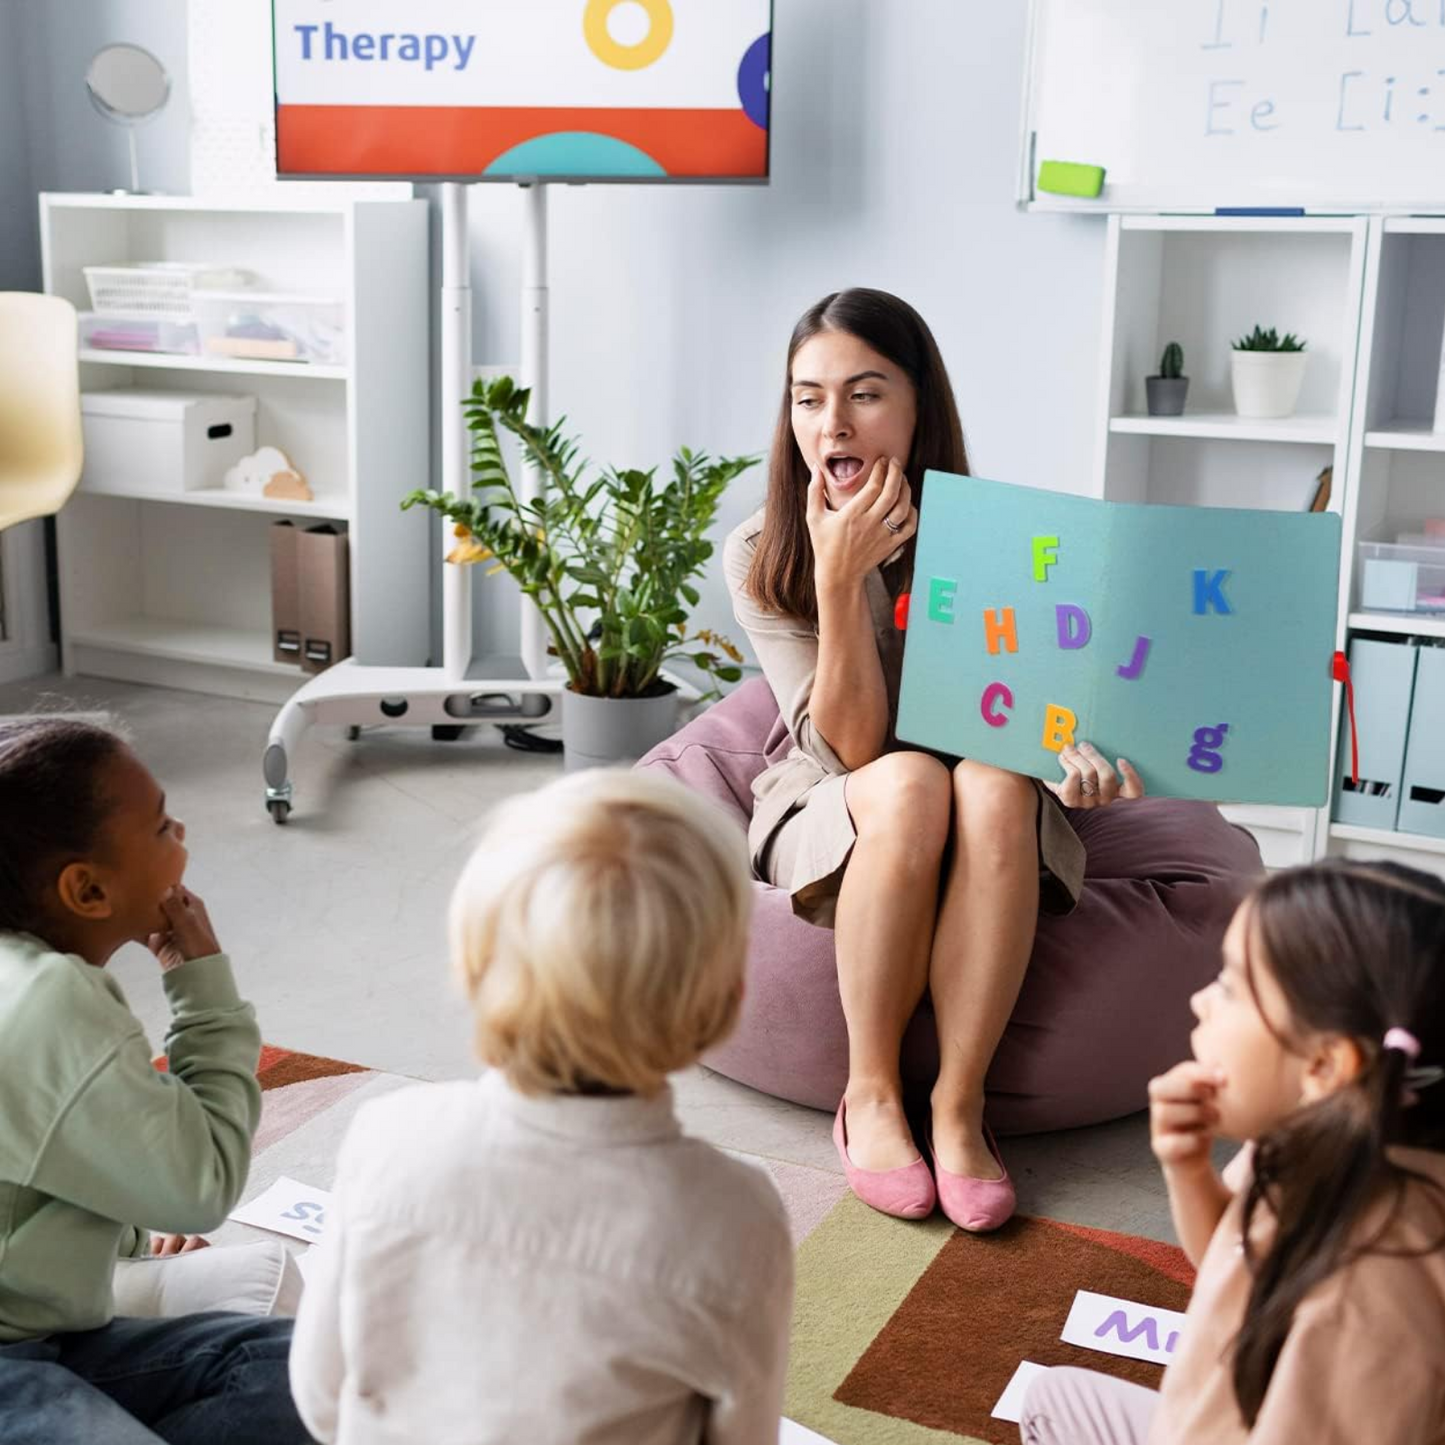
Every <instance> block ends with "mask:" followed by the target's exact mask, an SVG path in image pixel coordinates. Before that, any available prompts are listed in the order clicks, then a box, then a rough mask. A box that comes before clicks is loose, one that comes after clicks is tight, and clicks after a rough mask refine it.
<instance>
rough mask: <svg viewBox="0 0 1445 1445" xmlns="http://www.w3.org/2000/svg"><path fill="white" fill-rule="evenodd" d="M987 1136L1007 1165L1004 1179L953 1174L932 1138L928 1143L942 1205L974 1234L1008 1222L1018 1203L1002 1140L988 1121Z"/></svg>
mask: <svg viewBox="0 0 1445 1445" xmlns="http://www.w3.org/2000/svg"><path fill="white" fill-rule="evenodd" d="M983 1138H984V1143H986V1144H987V1145H988V1150H989V1153H990V1154H992V1155H993V1157H994V1158H995V1159H997V1160H998V1167H999V1168H1000V1169H1003V1178H1002V1179H971V1178H970V1177H969V1176H968V1175H967V1174H950V1173H949V1171H948V1170H947V1169H945V1168H944V1167H943V1165H941V1164H940V1163H939V1162H938V1153H937V1151H936V1150H935V1149H934V1148H933V1144H932V1141H931V1140H930V1142H929V1146H928V1152H929V1153H930V1154H932V1155H933V1169H934V1173H935V1174H936V1175H937V1176H938V1202H939V1205H940V1206H941V1207H942V1209H943V1212H944V1214H945V1215H946V1216H947V1217H948V1218H949V1219H951V1220H952V1221H953V1222H954V1223H955V1224H956V1225H957V1226H958V1227H959V1228H960V1229H966V1230H968V1232H969V1233H970V1234H987V1233H988V1232H989V1230H991V1229H997V1228H998V1227H999V1226H1000V1225H1001V1224H1006V1223H1008V1221H1009V1220H1010V1219H1011V1218H1012V1217H1013V1212H1014V1210H1015V1209H1016V1208H1017V1207H1018V1198H1017V1196H1016V1195H1015V1194H1014V1185H1013V1180H1012V1179H1010V1178H1009V1177H1008V1170H1007V1169H1004V1162H1003V1157H1002V1156H1001V1155H1000V1154H999V1152H998V1143H997V1141H996V1140H995V1139H994V1137H993V1130H992V1129H990V1128H989V1127H988V1125H987V1124H985V1125H984V1126H983Z"/></svg>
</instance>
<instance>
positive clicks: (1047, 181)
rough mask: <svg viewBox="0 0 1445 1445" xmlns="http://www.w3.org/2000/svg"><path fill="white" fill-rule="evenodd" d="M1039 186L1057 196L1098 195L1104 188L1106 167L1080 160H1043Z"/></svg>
mask: <svg viewBox="0 0 1445 1445" xmlns="http://www.w3.org/2000/svg"><path fill="white" fill-rule="evenodd" d="M1038 188H1039V190H1041V191H1048V192H1049V193H1050V194H1051V195H1055V196H1097V195H1098V194H1099V192H1100V191H1102V190H1103V189H1104V168H1103V166H1085V165H1080V164H1079V162H1078V161H1041V162H1040V163H1039V179H1038Z"/></svg>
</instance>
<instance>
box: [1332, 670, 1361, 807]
mask: <svg viewBox="0 0 1445 1445" xmlns="http://www.w3.org/2000/svg"><path fill="white" fill-rule="evenodd" d="M1332 672H1333V676H1334V679H1335V681H1336V682H1342V683H1344V685H1345V706H1346V707H1347V708H1348V709H1349V712H1350V777H1351V780H1352V781H1353V782H1354V785H1355V786H1356V787H1357V788H1358V787H1359V786H1360V734H1359V732H1358V731H1357V730H1356V728H1355V684H1354V683H1353V682H1352V681H1351V680H1350V660H1349V658H1348V657H1346V656H1345V654H1344V653H1343V652H1337V653H1335V656H1334V666H1333V669H1332Z"/></svg>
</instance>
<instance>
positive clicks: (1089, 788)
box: [1079, 778, 1099, 798]
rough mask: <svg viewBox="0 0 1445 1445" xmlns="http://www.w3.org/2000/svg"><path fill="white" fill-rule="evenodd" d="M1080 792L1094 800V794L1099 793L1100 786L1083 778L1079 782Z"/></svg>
mask: <svg viewBox="0 0 1445 1445" xmlns="http://www.w3.org/2000/svg"><path fill="white" fill-rule="evenodd" d="M1079 791H1080V792H1081V793H1082V794H1083V795H1084V796H1085V797H1086V798H1092V797H1093V796H1094V794H1095V793H1097V792H1098V791H1099V785H1098V784H1097V783H1091V782H1090V781H1089V780H1088V779H1087V778H1082V779H1080V781H1079Z"/></svg>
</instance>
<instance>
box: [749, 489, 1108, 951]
mask: <svg viewBox="0 0 1445 1445" xmlns="http://www.w3.org/2000/svg"><path fill="white" fill-rule="evenodd" d="M762 525H763V514H762V512H761V511H758V512H755V513H754V514H753V515H752V516H751V517H749V518H748V520H747V521H746V522H744V523H743V524H742V525H741V526H740V527H738V528H736V529H735V530H734V531H733V532H732V533H731V535H730V536H729V537H728V539H727V542H726V544H725V545H724V548H723V571H724V574H725V576H726V577H727V584H728V591H729V592H730V593H731V594H732V601H733V612H734V614H735V615H736V617H737V620H738V624H739V625H740V626H741V627H742V628H743V630H744V631H745V632H746V633H747V635H748V640H749V642H751V643H752V646H753V652H754V653H755V655H756V656H757V659H758V662H759V663H760V664H761V665H762V669H763V675H764V676H765V677H766V678H767V680H768V684H769V686H771V688H772V689H773V696H774V697H775V698H776V699H777V701H778V708H779V710H780V711H781V713H782V715H783V721H784V722H785V723H786V724H787V727H788V733H789V735H790V736H791V737H792V739H793V747H792V750H791V751H790V752H789V753H788V755H787V757H785V758H784V759H783V760H782V761H781V762H778V763H774V764H773V765H772V767H770V768H767V769H766V770H765V771H764V772H763V773H762V774H761V775H760V776H759V777H758V779H757V781H756V782H754V784H753V817H752V823H751V824H750V826H749V828H748V844H749V848H750V850H751V853H752V862H753V871H754V873H756V874H757V876H758V877H759V878H762V879H764V880H766V881H767V882H769V883H772V884H774V885H776V886H777V887H779V888H786V889H787V890H788V892H789V894H790V895H791V896H792V900H793V911H794V912H795V913H797V914H798V916H799V917H800V918H805V919H806V920H807V921H808V922H809V923H815V924H817V925H819V926H820V927H823V928H831V927H832V925H833V913H834V909H835V907H836V905H837V901H838V888H839V885H840V884H841V882H842V879H843V869H844V866H845V865H846V864H847V862H848V856H849V854H850V853H851V852H852V850H853V844H854V842H855V841H856V839H857V833H856V831H855V830H854V827H853V819H852V817H851V816H850V814H849V812H848V805H847V803H846V802H845V801H844V796H843V790H844V785H845V784H846V782H847V780H848V769H847V768H845V767H844V766H843V764H842V762H841V761H840V760H839V758H838V755H837V754H836V753H835V752H834V751H833V749H832V748H831V747H829V746H828V742H827V739H825V738H824V737H823V736H822V734H821V733H819V732H818V730H817V729H816V728H815V727H814V726H813V723H812V719H811V718H810V717H809V715H808V706H809V703H810V702H811V700H812V695H813V679H814V677H815V676H816V675H817V670H818V630H817V628H816V627H814V626H813V625H812V624H811V623H808V622H804V621H803V620H802V619H800V618H796V617H784V616H781V615H779V614H778V613H775V612H766V611H764V610H763V609H762V608H761V607H760V606H759V605H758V604H757V602H756V601H754V599H753V598H752V596H751V595H750V594H749V593H748V590H747V575H748V568H749V567H750V566H751V565H752V560H753V554H754V552H755V551H756V550H757V541H758V535H759V533H760V532H761V531H762ZM867 588H868V603H869V608H870V610H871V611H872V614H873V634H874V637H875V638H876V640H877V643H878V656H879V660H880V661H881V662H882V664H883V678H884V682H885V684H886V685H887V688H888V713H889V717H890V719H896V717H897V715H898V685H899V682H900V680H901V678H902V675H903V634H902V633H901V632H899V631H898V629H897V628H895V627H894V625H893V599H892V597H891V596H890V595H889V591H888V584H887V583H886V582H885V581H884V579H883V574H882V572H881V571H880V570H878V569H875V570H874V571H872V572H870V573H869V574H868V578H867ZM907 748H908V744H906V743H900V742H899V741H898V739H897V737H896V736H895V735H894V732H893V723H892V722H891V721H890V723H889V728H888V741H887V744H886V745H885V751H888V752H900V751H906V750H907ZM1038 792H1039V815H1038V832H1039V906H1040V908H1041V909H1042V910H1043V911H1044V912H1046V913H1067V912H1068V911H1069V910H1070V909H1071V908H1073V906H1074V904H1075V903H1077V902H1078V899H1079V893H1080V891H1081V890H1082V888H1083V885H1084V845H1083V844H1082V843H1081V842H1080V841H1079V836H1078V834H1077V833H1075V832H1074V830H1073V828H1072V827H1071V826H1070V824H1069V819H1068V815H1067V814H1066V813H1065V811H1064V809H1063V807H1062V806H1061V805H1060V803H1059V801H1058V799H1057V798H1056V797H1055V796H1054V795H1053V794H1052V793H1051V792H1049V790H1048V789H1047V788H1045V787H1043V785H1042V784H1040V785H1039V790H1038Z"/></svg>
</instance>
